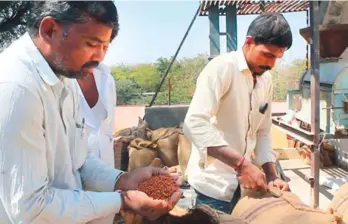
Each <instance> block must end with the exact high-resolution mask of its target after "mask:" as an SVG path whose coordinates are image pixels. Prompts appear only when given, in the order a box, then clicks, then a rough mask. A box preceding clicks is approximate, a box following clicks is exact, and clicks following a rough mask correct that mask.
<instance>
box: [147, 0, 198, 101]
mask: <svg viewBox="0 0 348 224" xmlns="http://www.w3.org/2000/svg"><path fill="white" fill-rule="evenodd" d="M200 10H201V4H200V5H199V6H198V8H197V11H196V13H195V15H194V17H193V19H192V21H191V23H190V25H189V27H188V29H187V30H186V33H185V35H184V37H183V38H182V40H181V43H180V45H179V47H178V49H177V50H176V52H175V55H174V57H173V59H172V61H171V62H170V64H169V66H168V68H167V71H166V73H164V75H163V77H162V80H161V82H160V84H159V85H158V86H157V89H156V92H155V95H154V96H153V97H152V100H151V102H150V105H149V107H151V106H152V105H153V104H154V102H155V100H156V97H157V94H158V92H159V91H160V90H161V88H162V85H163V83H164V81H165V80H166V77H167V76H168V73H169V71H170V69H171V68H172V66H173V64H174V61H175V59H176V57H177V56H178V54H179V52H180V49H181V47H182V45H183V44H184V42H185V40H186V37H187V35H188V34H189V32H190V30H191V28H192V25H193V23H194V22H195V20H196V18H197V16H198V14H199V12H200Z"/></svg>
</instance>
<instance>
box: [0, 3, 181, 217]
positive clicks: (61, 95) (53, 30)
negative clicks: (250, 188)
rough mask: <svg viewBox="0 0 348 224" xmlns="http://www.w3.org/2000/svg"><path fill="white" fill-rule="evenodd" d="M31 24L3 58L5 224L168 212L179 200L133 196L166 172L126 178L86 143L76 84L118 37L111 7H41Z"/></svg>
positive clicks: (0, 174)
mask: <svg viewBox="0 0 348 224" xmlns="http://www.w3.org/2000/svg"><path fill="white" fill-rule="evenodd" d="M31 16H32V18H31V19H30V21H29V23H28V33H26V34H25V35H24V36H22V37H21V38H20V39H19V40H17V41H15V42H14V43H12V45H11V46H10V47H9V48H8V49H6V50H5V51H3V52H2V53H1V54H0V67H1V71H0V92H1V94H0V104H1V105H2V109H1V110H0V220H1V224H9V223H16V224H17V223H57V224H58V223H69V224H70V223H87V222H90V221H92V220H95V219H99V218H102V217H106V216H108V215H111V214H115V213H118V212H119V211H120V210H121V209H130V210H133V211H135V212H136V213H138V214H140V215H142V216H145V217H148V218H150V219H156V218H157V217H159V216H161V215H163V214H165V213H167V212H168V211H169V210H171V209H172V208H173V206H174V204H176V203H177V201H178V200H179V199H180V196H181V193H180V192H176V193H174V194H173V196H172V198H171V199H170V200H169V202H165V201H157V200H153V199H151V198H149V197H148V196H147V195H146V194H144V193H142V192H139V191H137V190H136V189H137V187H138V185H139V183H140V182H142V181H144V180H147V179H149V178H150V177H151V176H153V175H158V174H164V171H162V170H161V169H155V168H151V167H147V168H143V169H139V170H136V171H134V172H131V173H122V172H120V171H119V170H116V169H114V168H112V167H110V166H107V165H106V164H105V163H103V162H102V161H101V160H100V159H99V158H97V157H95V156H94V155H92V153H89V152H88V148H87V141H85V140H86V137H88V133H86V129H85V118H84V117H83V116H82V115H81V113H80V108H79V107H80V103H79V100H80V97H79V94H78V88H77V87H78V85H77V84H76V81H75V80H74V79H76V78H82V77H84V76H86V75H88V74H90V73H93V72H94V68H95V67H96V66H97V65H98V64H99V62H100V61H101V60H102V59H103V58H104V55H105V52H106V50H107V47H108V45H109V43H110V42H111V41H112V39H113V38H114V37H115V36H116V35H117V32H118V26H119V25H118V16H117V10H116V7H115V5H114V3H113V2H112V1H95V2H92V1H87V2H73V1H68V2H63V1H59V2H58V1H45V2H36V3H35V7H34V8H33V9H32V12H31ZM116 190H117V191H116ZM118 190H119V191H120V192H118ZM115 191H116V192H115Z"/></svg>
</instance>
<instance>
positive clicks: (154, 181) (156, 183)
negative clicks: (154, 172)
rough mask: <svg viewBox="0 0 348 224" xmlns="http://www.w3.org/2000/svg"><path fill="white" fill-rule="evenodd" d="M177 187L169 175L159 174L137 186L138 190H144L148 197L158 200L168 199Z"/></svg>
mask: <svg viewBox="0 0 348 224" xmlns="http://www.w3.org/2000/svg"><path fill="white" fill-rule="evenodd" d="M177 189H178V187H177V185H176V184H175V181H174V180H173V178H172V177H171V176H167V175H159V176H153V177H151V178H150V179H148V180H146V181H144V182H143V183H141V184H140V185H139V187H138V190H139V191H142V192H144V193H145V194H147V195H148V196H149V197H151V198H153V199H159V200H168V199H170V197H171V196H172V195H173V193H174V192H176V191H177Z"/></svg>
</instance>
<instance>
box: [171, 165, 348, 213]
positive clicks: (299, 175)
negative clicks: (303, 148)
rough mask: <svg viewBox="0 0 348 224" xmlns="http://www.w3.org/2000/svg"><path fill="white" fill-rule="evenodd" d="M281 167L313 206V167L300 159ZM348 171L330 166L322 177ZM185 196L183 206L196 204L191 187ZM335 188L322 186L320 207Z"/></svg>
mask: <svg viewBox="0 0 348 224" xmlns="http://www.w3.org/2000/svg"><path fill="white" fill-rule="evenodd" d="M280 164H281V167H282V168H283V170H284V174H285V175H286V177H287V178H288V181H289V185H290V188H291V191H292V192H294V193H295V194H296V195H298V196H299V197H300V198H301V199H302V201H303V202H304V203H306V204H307V205H309V206H311V189H310V185H309V183H308V181H307V177H309V175H310V174H311V168H310V166H308V165H305V164H304V163H303V161H302V160H300V159H291V160H281V161H280ZM347 176H348V172H347V171H346V170H343V169H341V168H337V167H330V168H325V169H321V170H320V179H321V181H323V180H324V179H325V178H327V177H332V178H335V177H347ZM182 191H183V193H184V198H182V199H181V200H180V201H179V203H178V205H179V206H180V207H183V208H190V207H192V205H193V204H194V199H195V194H194V192H192V191H191V190H190V189H183V190H182ZM334 192H335V191H334V190H332V189H330V188H328V187H325V186H322V185H321V186H320V195H319V208H321V209H327V208H328V206H329V203H330V201H331V200H332V197H333V194H334Z"/></svg>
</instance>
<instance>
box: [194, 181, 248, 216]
mask: <svg viewBox="0 0 348 224" xmlns="http://www.w3.org/2000/svg"><path fill="white" fill-rule="evenodd" d="M195 192H196V194H197V198H196V203H197V205H199V204H206V205H209V206H210V207H211V208H213V209H216V210H218V211H221V212H223V213H226V214H231V213H232V211H233V209H234V207H235V206H236V204H237V202H238V201H239V199H240V197H241V191H240V186H239V185H238V187H237V189H236V191H235V192H234V195H233V198H232V200H231V201H230V202H226V201H220V200H217V199H215V198H211V197H208V196H206V195H204V194H202V193H200V192H198V191H197V190H195Z"/></svg>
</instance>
